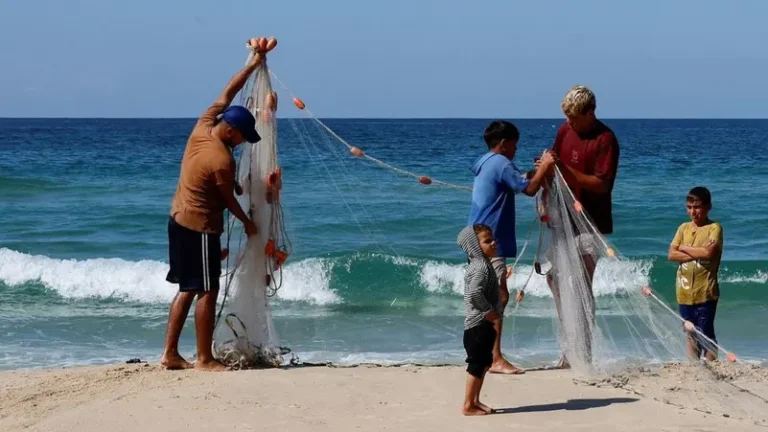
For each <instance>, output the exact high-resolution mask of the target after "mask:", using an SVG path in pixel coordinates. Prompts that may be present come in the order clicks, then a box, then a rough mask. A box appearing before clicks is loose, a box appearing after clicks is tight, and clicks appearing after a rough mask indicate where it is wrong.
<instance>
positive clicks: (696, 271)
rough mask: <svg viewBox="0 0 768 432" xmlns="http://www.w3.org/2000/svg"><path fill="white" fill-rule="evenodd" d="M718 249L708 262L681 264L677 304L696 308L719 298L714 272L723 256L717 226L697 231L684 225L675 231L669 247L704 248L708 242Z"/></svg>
mask: <svg viewBox="0 0 768 432" xmlns="http://www.w3.org/2000/svg"><path fill="white" fill-rule="evenodd" d="M710 241H713V242H716V243H717V244H718V245H720V249H719V252H718V253H717V255H716V256H714V257H712V259H710V260H702V259H698V260H693V261H688V262H686V263H680V265H679V266H678V268H677V277H676V282H675V290H676V292H677V303H679V304H682V305H695V304H701V303H706V302H708V301H710V300H717V299H719V298H720V284H719V283H718V280H717V272H718V271H719V269H720V258H721V256H722V253H723V228H722V227H721V226H720V224H719V223H718V222H711V223H709V224H708V225H704V226H701V227H697V226H696V225H694V223H693V222H686V223H684V224H682V225H680V227H679V228H678V229H677V233H676V234H675V238H674V239H673V240H672V246H681V245H685V246H693V247H706V246H707V244H708V243H709V242H710Z"/></svg>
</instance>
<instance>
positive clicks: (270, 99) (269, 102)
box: [264, 92, 277, 111]
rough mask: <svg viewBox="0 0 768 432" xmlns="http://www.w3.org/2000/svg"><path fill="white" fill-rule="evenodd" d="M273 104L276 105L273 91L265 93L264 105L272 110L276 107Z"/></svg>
mask: <svg viewBox="0 0 768 432" xmlns="http://www.w3.org/2000/svg"><path fill="white" fill-rule="evenodd" d="M275 105H277V98H275V93H274V92H270V93H267V94H266V95H265V96H264V106H265V107H266V108H267V109H269V110H270V111H274V110H275V109H276V108H277V107H276V106H275Z"/></svg>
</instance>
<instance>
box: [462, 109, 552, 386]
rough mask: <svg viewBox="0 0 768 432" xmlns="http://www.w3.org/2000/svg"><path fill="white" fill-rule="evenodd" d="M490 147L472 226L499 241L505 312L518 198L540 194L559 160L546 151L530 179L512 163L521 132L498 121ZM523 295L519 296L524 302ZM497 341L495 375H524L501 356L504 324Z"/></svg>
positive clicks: (489, 131) (478, 180)
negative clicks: (479, 226)
mask: <svg viewBox="0 0 768 432" xmlns="http://www.w3.org/2000/svg"><path fill="white" fill-rule="evenodd" d="M483 139H484V140H485V143H486V144H487V145H488V153H486V154H485V155H483V156H481V157H480V158H479V159H478V160H477V161H476V162H475V164H474V165H473V166H472V173H473V174H474V175H475V181H474V186H473V188H472V207H471V209H470V215H469V225H475V224H483V225H488V226H489V227H491V229H492V230H493V233H494V238H495V240H496V257H495V258H493V259H491V264H492V265H493V267H494V270H495V271H496V276H497V277H498V279H499V296H500V300H501V312H502V314H501V315H502V317H503V311H504V308H505V307H506V305H507V303H508V302H509V290H508V289H507V264H506V259H507V258H514V257H515V256H516V255H517V239H516V238H515V195H516V194H519V193H524V194H525V195H528V196H534V195H536V193H537V192H538V191H539V188H540V187H541V185H542V182H543V180H544V178H545V176H546V175H547V174H548V173H549V171H550V169H552V167H553V166H554V164H555V158H554V156H553V155H552V153H550V152H549V151H545V152H544V154H543V155H542V157H541V159H539V161H538V162H537V163H536V171H535V173H534V174H533V176H532V178H530V180H529V179H527V178H526V175H525V174H523V173H522V172H521V171H520V170H519V169H518V168H517V166H515V164H514V163H513V162H512V160H513V159H514V158H515V153H516V152H517V142H518V141H519V140H520V132H519V131H518V130H517V127H515V125H513V124H512V123H510V122H507V121H503V120H497V121H494V122H491V124H490V125H488V127H486V129H485V133H484V135H483ZM522 297H523V292H522V291H521V292H519V293H518V295H517V301H520V300H522ZM494 326H495V327H496V341H495V343H494V345H493V364H492V365H491V369H490V372H491V373H504V374H520V373H523V372H522V371H521V370H520V369H518V368H516V367H515V366H513V365H512V364H511V363H509V362H508V361H507V360H506V359H505V358H504V357H503V356H502V354H501V327H502V322H501V320H499V321H497V322H496V323H494Z"/></svg>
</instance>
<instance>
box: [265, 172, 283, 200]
mask: <svg viewBox="0 0 768 432" xmlns="http://www.w3.org/2000/svg"><path fill="white" fill-rule="evenodd" d="M282 188H283V169H282V168H280V167H278V168H277V169H275V171H273V172H272V173H270V174H269V175H268V176H267V196H266V200H267V203H268V204H272V203H273V202H276V201H279V200H280V190H281V189H282Z"/></svg>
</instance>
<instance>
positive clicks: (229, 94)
mask: <svg viewBox="0 0 768 432" xmlns="http://www.w3.org/2000/svg"><path fill="white" fill-rule="evenodd" d="M261 56H262V54H261V53H258V52H257V53H254V54H253V58H252V59H251V61H250V62H249V63H248V64H247V65H246V66H245V67H244V68H243V69H242V70H240V72H238V73H237V74H236V75H235V76H233V77H232V79H230V80H229V83H228V84H227V86H226V87H225V88H224V91H222V92H221V94H220V95H219V97H218V98H217V99H216V102H214V103H215V104H216V105H223V106H224V107H228V106H229V104H231V103H232V100H233V99H234V98H235V96H236V95H237V93H238V92H239V91H240V90H242V89H243V86H245V83H246V82H247V81H248V77H250V76H251V74H252V73H253V71H255V70H256V68H257V67H259V65H260V64H261V61H262V58H261Z"/></svg>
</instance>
